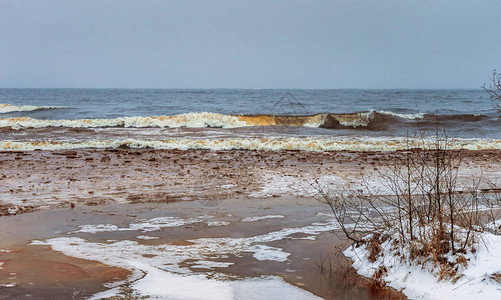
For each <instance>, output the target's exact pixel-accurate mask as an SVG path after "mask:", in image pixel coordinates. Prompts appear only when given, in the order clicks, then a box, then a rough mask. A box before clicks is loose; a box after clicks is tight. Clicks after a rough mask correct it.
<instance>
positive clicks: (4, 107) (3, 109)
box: [0, 104, 66, 114]
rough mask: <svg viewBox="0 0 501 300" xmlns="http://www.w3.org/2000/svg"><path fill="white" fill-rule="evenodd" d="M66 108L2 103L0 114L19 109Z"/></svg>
mask: <svg viewBox="0 0 501 300" xmlns="http://www.w3.org/2000/svg"><path fill="white" fill-rule="evenodd" d="M61 108H66V107H64V106H47V105H41V106H38V105H12V104H0V114H5V113H10V112H19V111H35V110H44V109H61Z"/></svg>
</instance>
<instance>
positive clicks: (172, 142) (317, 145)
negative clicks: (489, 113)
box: [0, 137, 501, 151]
mask: <svg viewBox="0 0 501 300" xmlns="http://www.w3.org/2000/svg"><path fill="white" fill-rule="evenodd" d="M411 142H412V141H411ZM415 143H416V148H422V149H433V147H434V146H435V142H434V141H433V140H430V141H421V140H417V141H416V142H415ZM123 147H125V148H151V149H168V150H172V149H176V150H193V149H205V150H266V151H270V150H271V151H283V150H302V151H341V150H347V151H396V150H403V149H407V148H408V147H409V140H407V139H405V138H369V137H364V138H354V137H337V138H292V137H290V138H225V139H196V138H177V139H176V138H173V139H166V140H140V139H120V140H99V141H81V142H55V141H38V142H37V141H24V142H17V141H2V142H0V150H3V151H24V150H37V149H40V150H63V149H88V148H93V149H106V148H123ZM450 149H465V150H494V149H501V140H494V139H454V140H451V146H450Z"/></svg>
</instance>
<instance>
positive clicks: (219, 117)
mask: <svg viewBox="0 0 501 300" xmlns="http://www.w3.org/2000/svg"><path fill="white" fill-rule="evenodd" d="M242 126H247V123H245V122H243V121H240V120H239V119H238V117H236V116H231V115H223V114H216V113H209V112H191V113H186V114H180V115H174V116H154V117H139V116H135V117H120V118H114V119H77V120H40V119H33V118H29V117H16V118H4V119H0V127H10V128H13V129H22V128H41V127H72V128H96V127H139V128H141V127H160V128H165V127H169V128H178V127H192V128H203V127H223V128H235V127H242Z"/></svg>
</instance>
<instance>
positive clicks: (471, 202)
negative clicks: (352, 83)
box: [320, 129, 500, 281]
mask: <svg viewBox="0 0 501 300" xmlns="http://www.w3.org/2000/svg"><path fill="white" fill-rule="evenodd" d="M453 142H454V139H451V138H449V137H448V135H447V134H446V133H445V132H443V131H439V130H438V129H437V130H436V132H435V133H433V134H431V135H430V134H427V133H422V134H421V135H420V136H419V137H418V138H412V139H411V138H407V142H406V148H405V149H404V150H402V151H397V152H394V153H392V154H388V155H390V156H391V158H390V160H389V163H387V164H386V165H385V166H384V167H383V168H379V169H378V170H377V172H376V173H377V174H376V175H377V178H378V181H377V182H378V183H379V184H378V185H376V186H374V184H373V182H372V183H371V180H369V179H367V178H365V179H364V181H363V182H364V184H363V187H362V188H360V189H358V190H355V191H353V190H346V191H342V192H339V193H336V194H333V193H329V192H325V191H321V192H320V194H321V195H322V196H321V199H320V200H321V201H323V202H325V203H326V204H327V205H329V207H330V208H331V210H332V213H333V215H334V218H335V220H336V221H337V223H339V225H340V228H341V230H342V232H343V233H344V235H345V236H346V237H347V238H348V239H350V240H352V241H353V242H354V244H355V246H364V247H366V249H367V250H368V253H369V257H368V259H369V260H370V261H371V262H375V261H376V260H377V258H378V257H379V256H380V255H384V253H382V251H383V249H382V247H381V245H382V244H383V243H385V242H390V243H391V244H390V245H391V248H392V250H394V253H396V255H397V256H399V257H400V259H404V260H411V261H414V262H418V263H422V264H427V263H431V264H432V266H433V269H436V270H437V271H438V274H439V275H440V278H443V279H445V278H447V279H452V280H454V281H455V280H457V279H458V278H457V276H458V275H457V270H458V266H462V267H465V266H466V265H467V261H466V260H464V256H462V255H460V254H461V253H463V254H464V253H467V252H475V249H476V245H478V243H479V242H480V239H481V233H482V232H483V231H484V230H485V227H484V225H483V224H485V223H486V221H492V220H496V219H497V217H498V216H497V214H498V212H499V207H500V206H499V204H500V201H499V200H500V199H498V198H492V199H491V198H485V197H483V196H482V195H481V194H480V193H479V186H480V183H481V181H482V178H481V177H479V178H470V179H469V180H470V181H469V182H460V180H459V176H458V175H459V171H460V166H461V163H462V152H461V150H452V145H453ZM383 267H384V266H382V267H381V268H383ZM381 270H383V269H380V270H377V272H379V273H381V274H379V275H377V274H375V275H374V276H376V277H374V278H376V279H377V280H379V279H380V278H381V277H382V276H383V275H384V274H383V273H384V272H380V271H381Z"/></svg>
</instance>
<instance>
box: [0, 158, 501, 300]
mask: <svg viewBox="0 0 501 300" xmlns="http://www.w3.org/2000/svg"><path fill="white" fill-rule="evenodd" d="M392 155H394V154H392V153H384V152H348V151H340V152H305V151H281V152H274V151H204V150H190V151H178V150H151V149H141V150H136V149H112V150H84V149H83V150H76V151H26V152H2V153H0V160H1V172H0V176H1V178H2V180H1V182H2V185H1V187H0V188H1V190H0V195H1V199H2V209H1V212H2V215H3V216H2V217H1V218H2V228H1V229H0V230H1V236H2V237H3V238H2V241H1V243H0V248H1V249H2V250H1V252H0V262H1V268H0V285H1V286H2V288H0V298H2V299H9V298H12V297H15V298H21V299H23V298H28V297H31V296H28V295H32V296H33V295H36V296H37V299H54V297H55V296H56V295H57V296H58V297H62V298H61V299H63V298H69V297H72V298H74V299H81V298H88V297H90V296H91V295H94V294H96V293H98V292H105V291H106V290H108V289H109V288H110V285H109V284H112V286H113V283H115V286H116V285H118V286H120V285H122V288H123V286H131V285H133V284H134V282H135V281H137V280H138V279H137V278H136V277H134V276H133V274H134V273H135V272H136V271H137V268H136V269H134V268H127V266H124V265H121V264H120V263H116V262H114V261H108V260H107V259H106V258H105V256H103V257H101V258H99V257H100V256H99V255H100V254H94V256H93V255H90V254H88V256H86V254H85V253H88V247H97V245H99V247H103V248H102V250H103V251H118V250H117V249H116V248H114V247H116V246H113V245H114V244H115V243H121V242H126V241H128V242H127V243H129V242H131V243H132V242H133V243H136V244H134V245H129V246H128V247H130V249H128V250H127V252H124V253H123V254H119V252H117V254H116V255H117V256H120V255H124V259H126V258H130V259H132V260H134V259H135V258H134V257H135V255H139V257H140V259H139V258H137V260H138V261H141V260H145V262H148V260H149V259H153V257H156V256H157V255H159V252H162V251H166V249H163V250H160V249H159V248H158V247H165V245H170V246H169V247H173V248H172V249H171V248H169V249H170V250H169V251H174V249H180V248H176V247H186V248H185V249H184V250H183V251H189V252H190V253H191V252H193V253H198V254H193V255H194V256H193V257H184V258H181V259H180V260H179V261H177V262H175V268H173V269H169V270H170V271H171V272H181V273H182V272H189V273H190V274H191V273H194V274H199V273H200V272H202V273H204V274H213V275H212V276H215V277H216V278H226V279H225V280H237V281H236V282H238V278H240V279H242V278H244V279H245V278H261V277H262V276H275V277H276V278H279V280H284V282H286V283H287V284H290V285H292V286H294V287H297V288H300V289H301V291H303V290H304V291H307V292H308V293H311V295H316V296H320V297H322V298H327V299H339V298H347V299H349V298H353V297H356V298H357V299H373V298H374V299H376V298H377V299H379V298H385V297H386V298H392V299H393V298H399V297H403V295H401V294H399V293H397V292H396V291H392V290H387V289H373V288H371V286H370V285H369V284H368V281H366V280H365V279H363V278H362V277H360V276H358V275H356V273H355V272H354V270H353V269H351V267H350V263H349V260H348V259H347V258H345V257H344V256H342V254H341V252H342V250H343V249H344V248H345V247H347V244H346V241H343V240H340V239H339V238H338V237H337V236H336V235H335V234H333V233H332V232H331V231H332V230H334V231H335V230H336V227H335V226H334V225H333V224H332V223H330V222H331V221H332V217H330V215H329V209H328V207H327V206H325V205H324V204H322V203H320V202H318V201H317V200H316V196H318V188H317V186H321V187H326V188H328V189H346V188H349V187H351V188H356V187H359V186H360V184H361V181H360V180H361V179H362V178H371V179H370V180H373V181H374V182H376V181H377V178H376V177H377V174H378V170H380V169H381V168H384V166H385V165H386V164H388V162H389V161H390V158H391V157H392ZM462 155H463V168H464V170H463V171H464V172H462V176H463V177H464V178H465V179H467V178H468V177H469V176H470V177H471V175H472V174H479V172H480V171H482V174H483V175H482V176H483V177H484V179H486V180H487V179H490V180H496V179H497V178H499V170H501V166H500V161H501V159H500V158H501V152H500V151H464V152H463V153H462ZM375 176H376V177H375ZM158 218H175V220H174V219H168V220H169V221H168V222H167V221H165V220H164V221H161V222H160V223H159V221H158ZM152 220H153V221H152ZM173 220H174V221H173ZM155 222H156V223H155ZM169 222H170V223H169ZM172 222H174V223H172ZM145 224H146V225H145ZM152 224H153V225H152ZM311 226H313V227H314V229H312V227H311ZM315 226H316V227H315ZM333 226H334V227H333ZM291 228H295V229H297V230H295V231H293V232H288V233H287V234H284V235H280V237H276V235H277V233H280V232H283V230H290V229H291ZM266 236H268V237H267V238H264V237H266ZM271 236H273V238H270V237H271ZM221 238H225V239H240V240H239V241H240V242H239V243H243V244H242V246H240V247H238V249H237V248H234V249H233V248H231V249H229V248H228V249H226V248H224V247H223V248H224V249H220V250H219V251H218V252H217V253H213V252H211V251H212V250H211V251H209V250H203V251H202V250H200V249H199V248H197V247H198V246H197V245H199V243H209V244H211V245H216V244H217V245H220V244H218V243H221V241H220V240H218V239H221ZM58 239H70V240H68V241H67V242H68V244H66V246H64V247H62V248H61V249H59V250H58V246H57V244H55V243H56V242H58V243H61V242H63V240H58ZM71 239H77V240H73V241H71ZM34 240H35V241H39V242H38V244H37V242H35V243H34V242H33V241H34ZM218 241H219V242H218ZM64 243H65V242H64ZM92 243H94V246H92ZM224 243H225V244H226V243H227V242H224ZM71 245H74V246H75V245H79V246H76V247H82V248H81V249H80V250H75V251H77V253H79V254H77V253H72V252H67V251H69V249H71V247H72V246H71ZM192 245H195V246H197V247H195V246H193V247H195V248H190V247H192ZM105 246H107V247H110V248H108V249H107V250H105V249H106V247H105ZM124 247H125V246H124ZM137 247H143V248H137ZM148 247H150V248H148ZM204 247H208V246H204ZM211 247H214V246H211ZM218 247H221V246H218ZM267 247H272V248H269V249H268V248H267ZM85 249H87V250H85ZM113 249H115V250H113ZM190 249H191V250H190ZM197 249H198V250H197ZM204 249H205V248H204ZM264 250H266V251H264ZM270 251H271V252H270ZM104 253H105V252H104ZM162 253H163V252H162ZM211 253H212V254H211ZM225 253H227V254H225ZM68 255H69V256H68ZM96 255H97V256H96ZM102 255H104V254H102ZM270 255H271V256H270ZM165 260H167V261H168V260H169V258H168V257H167V258H165ZM173 260H174V261H176V260H175V259H173ZM148 263H150V262H148ZM153 265H154V263H153ZM197 265H198V267H197ZM326 270H329V271H326ZM135 275H136V276H137V274H135ZM275 277H273V278H275ZM273 280H278V279H273ZM117 282H118V283H117ZM105 283H107V284H108V285H103V284H105ZM123 293H125V295H127V291H126V290H125V291H124V290H122V295H124V294H123ZM129 296H131V297H132V296H133V295H129ZM303 296H304V295H303ZM44 297H45V298H44ZM300 297H302V296H300Z"/></svg>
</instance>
